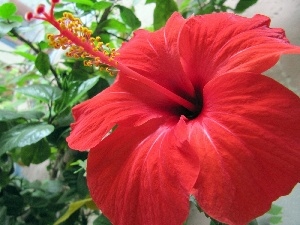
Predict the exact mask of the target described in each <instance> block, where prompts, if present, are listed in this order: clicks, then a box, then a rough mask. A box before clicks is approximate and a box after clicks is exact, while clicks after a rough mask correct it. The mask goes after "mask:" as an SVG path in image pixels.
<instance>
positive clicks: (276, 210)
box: [268, 204, 282, 216]
mask: <svg viewBox="0 0 300 225" xmlns="http://www.w3.org/2000/svg"><path fill="white" fill-rule="evenodd" d="M268 213H269V214H271V215H274V216H277V215H279V214H280V213H282V207H280V206H278V205H274V204H272V206H271V209H270V210H269V211H268Z"/></svg>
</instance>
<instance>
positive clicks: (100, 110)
mask: <svg viewBox="0 0 300 225" xmlns="http://www.w3.org/2000/svg"><path fill="white" fill-rule="evenodd" d="M121 80H122V84H121V82H120V81H118V82H116V83H115V84H113V85H112V86H111V87H109V88H107V89H106V90H104V91H103V92H101V93H100V94H98V95H97V96H95V97H93V98H92V99H89V100H87V101H85V102H83V103H81V104H79V105H77V106H75V107H74V108H73V110H72V112H73V116H74V119H75V122H74V123H73V124H71V134H70V136H69V137H68V138H67V141H68V144H69V146H70V147H71V148H73V149H77V150H88V149H90V148H93V147H95V146H96V145H97V144H98V143H99V142H100V141H101V140H102V139H103V138H104V137H105V135H107V133H108V132H109V131H110V130H111V129H112V128H113V127H114V126H115V125H117V124H118V123H119V122H123V123H124V122H125V121H126V123H129V124H130V125H131V126H132V129H134V126H139V125H141V124H143V123H145V122H147V121H149V120H151V119H153V118H160V117H163V116H166V115H167V116H168V118H171V117H172V116H175V115H173V114H172V111H175V112H176V111H178V109H177V107H178V106H176V105H175V104H173V103H172V102H169V101H168V99H165V98H164V96H163V95H160V94H159V93H155V92H153V90H150V89H149V88H148V87H146V86H143V85H142V84H136V83H134V81H130V80H129V79H128V80H126V79H123V78H122V79H121ZM172 104H173V105H172ZM179 112H180V110H179Z"/></svg>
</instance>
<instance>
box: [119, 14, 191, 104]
mask: <svg viewBox="0 0 300 225" xmlns="http://www.w3.org/2000/svg"><path fill="white" fill-rule="evenodd" d="M185 21H186V20H185V19H183V18H182V16H181V15H180V14H178V13H174V14H173V15H172V16H171V18H170V19H169V20H168V22H167V24H166V26H165V27H164V28H162V29H160V30H158V31H156V32H152V33H150V32H148V31H145V30H138V31H136V32H135V34H134V37H133V38H132V39H131V40H130V41H129V42H128V43H125V44H123V46H122V47H121V49H120V50H119V51H118V52H119V53H120V55H119V56H117V57H116V60H117V61H119V62H121V63H122V64H124V65H126V66H128V67H129V68H131V69H132V70H134V71H136V72H138V73H139V74H140V75H141V76H145V77H147V78H149V79H151V80H153V81H154V82H156V83H158V84H160V85H161V86H163V87H165V88H167V89H169V90H170V91H172V92H174V93H176V94H177V95H180V96H183V97H185V98H186V99H187V100H190V99H193V98H194V88H193V86H192V84H191V82H190V80H189V78H188V77H187V76H185V74H184V72H183V69H182V67H181V64H180V58H179V52H178V36H179V33H180V29H181V28H182V26H183V24H184V23H185ZM121 72H122V71H121ZM121 76H122V74H121ZM124 76H125V75H124Z"/></svg>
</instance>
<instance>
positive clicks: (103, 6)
mask: <svg viewBox="0 0 300 225" xmlns="http://www.w3.org/2000/svg"><path fill="white" fill-rule="evenodd" d="M112 5H113V4H112V3H111V2H105V1H100V2H95V3H94V5H93V9H96V10H99V11H100V10H104V9H107V8H109V7H111V6H112Z"/></svg>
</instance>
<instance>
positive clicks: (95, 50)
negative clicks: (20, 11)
mask: <svg viewBox="0 0 300 225" xmlns="http://www.w3.org/2000/svg"><path fill="white" fill-rule="evenodd" d="M57 3H59V1H58V0H52V2H51V9H50V12H49V13H47V12H46V11H45V5H43V4H40V5H39V6H38V7H37V9H36V13H32V12H29V13H27V14H26V19H27V20H30V19H33V18H35V19H41V20H44V21H47V22H49V23H50V24H52V25H53V26H54V27H55V28H56V29H57V30H58V31H59V32H60V34H58V35H53V34H50V35H48V36H47V37H48V40H49V42H50V45H51V46H53V47H54V48H57V49H58V48H62V49H68V52H67V53H66V54H67V56H69V57H74V58H83V59H85V60H84V65H86V66H96V67H99V68H100V69H103V68H104V69H105V70H106V71H107V72H109V73H110V74H111V75H112V71H113V70H112V69H111V68H116V69H117V70H119V71H122V74H125V75H126V76H127V77H128V78H130V79H133V80H138V81H139V82H141V83H143V84H145V85H147V86H148V87H150V88H152V89H154V90H155V91H157V92H159V93H161V94H163V95H165V96H166V97H167V98H169V99H170V100H171V101H173V102H175V103H177V104H179V105H181V106H182V107H184V109H186V111H187V112H189V113H187V117H194V116H195V115H196V114H197V113H198V111H199V109H198V108H199V106H198V103H197V104H194V103H192V102H190V101H188V100H186V99H185V98H183V97H181V96H179V95H177V94H175V93H173V92H172V91H170V90H168V89H167V88H165V87H163V86H161V85H160V84H158V83H156V82H154V81H152V80H151V79H149V78H147V77H144V76H142V75H140V74H139V73H137V72H135V71H134V70H132V69H131V68H129V67H127V66H126V65H124V64H122V63H121V62H117V61H116V60H115V56H116V55H117V54H118V52H117V51H116V50H115V49H110V48H109V45H107V44H106V45H105V44H104V43H103V42H101V39H100V37H96V38H94V37H92V31H91V30H89V29H88V28H86V27H84V26H83V24H82V22H81V21H80V20H79V19H78V18H76V17H74V16H73V15H72V14H71V13H64V14H63V17H62V18H60V19H57V20H56V19H55V18H54V13H53V12H54V10H53V9H54V7H55V5H56V4H57ZM191 112H192V113H191Z"/></svg>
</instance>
